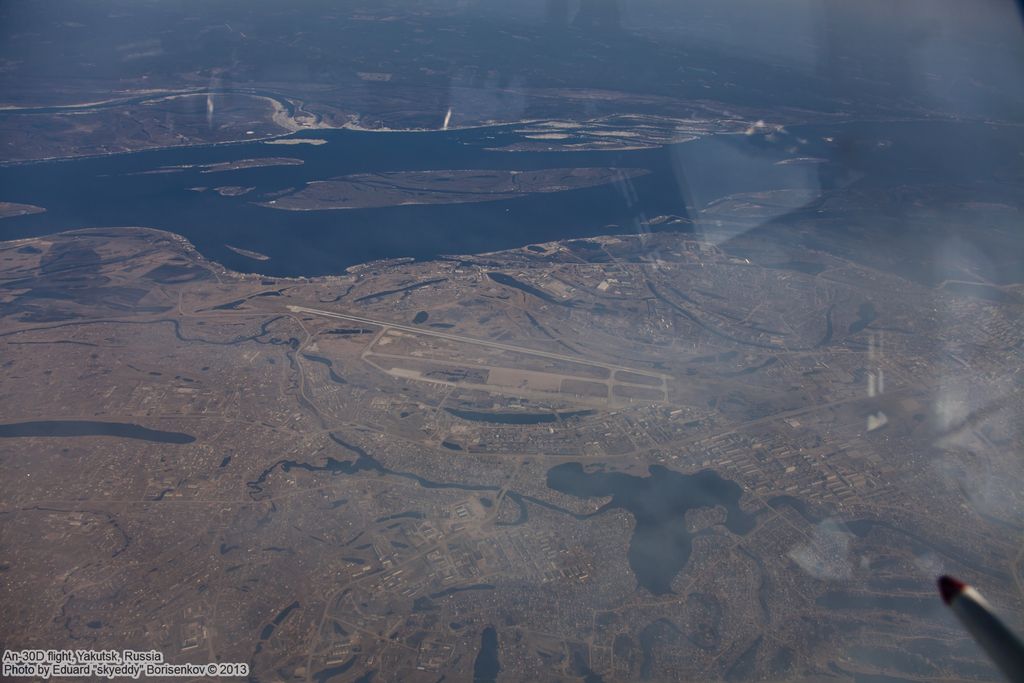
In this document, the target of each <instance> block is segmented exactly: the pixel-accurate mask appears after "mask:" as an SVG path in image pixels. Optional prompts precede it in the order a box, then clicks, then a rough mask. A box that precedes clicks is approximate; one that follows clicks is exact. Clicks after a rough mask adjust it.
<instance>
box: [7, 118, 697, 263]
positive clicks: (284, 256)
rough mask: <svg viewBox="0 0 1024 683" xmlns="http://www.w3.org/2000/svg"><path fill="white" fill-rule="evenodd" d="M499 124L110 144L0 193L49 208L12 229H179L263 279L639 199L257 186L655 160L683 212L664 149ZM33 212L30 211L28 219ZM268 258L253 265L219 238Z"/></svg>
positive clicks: (639, 184) (556, 233)
mask: <svg viewBox="0 0 1024 683" xmlns="http://www.w3.org/2000/svg"><path fill="white" fill-rule="evenodd" d="M509 135H510V133H509V132H508V131H507V129H505V128H496V129H490V130H475V131H461V132H435V133H365V132H356V131H322V132H318V133H317V135H316V136H315V137H321V138H326V139H328V140H329V143H328V144H325V145H321V146H312V145H294V146H286V145H265V144H262V143H239V144H232V145H216V146H207V147H192V148H186V149H174V150H161V151H153V152H138V153H132V154H118V155H111V156H106V157H95V158H88V159H78V160H68V161H55V162H43V163H35V164H26V165H21V166H17V167H10V166H9V167H2V168H0V188H2V197H0V200H2V201H16V202H23V203H29V204H36V205H38V206H42V207H45V208H46V209H47V212H46V213H43V214H37V215H35V216H34V220H24V219H23V217H19V218H11V219H6V220H5V221H4V223H3V228H4V235H5V236H6V237H7V238H16V237H24V236H31V235H41V234H47V233H51V232H55V231H59V230H67V229H73V228H82V227H97V226H145V227H153V228H160V229H164V230H169V231H172V232H176V233H179V234H182V235H184V236H185V237H187V238H188V239H189V240H190V241H192V242H193V243H194V244H195V245H196V247H197V248H198V249H199V250H200V251H201V252H202V253H203V254H204V255H206V256H208V257H210V258H213V259H215V260H217V261H220V262H222V263H224V264H225V265H227V266H228V267H231V268H237V269H240V270H245V271H259V272H262V273H265V274H271V275H319V274H327V273H338V272H341V271H342V270H344V268H345V267H347V266H350V265H354V264H357V263H364V262H367V261H372V260H376V259H381V258H393V257H406V256H408V257H415V258H421V259H422V258H429V257H433V256H436V255H438V254H441V253H448V254H468V253H480V252H485V251H493V250H497V249H502V248H510V247H516V246H522V245H524V244H529V243H531V242H542V241H549V240H555V239H563V238H570V237H579V236H585V235H596V234H606V233H607V232H608V231H607V230H602V228H603V226H606V225H608V224H610V223H615V224H620V225H622V226H623V228H622V230H623V231H627V232H628V231H632V230H635V229H636V228H635V225H634V223H635V221H636V220H637V218H638V212H637V210H636V208H637V207H636V206H630V205H629V204H628V203H627V201H626V199H625V197H624V195H623V194H622V192H620V191H616V190H612V191H609V187H608V186H602V187H596V188H586V189H581V190H575V191H571V192H558V193H550V194H540V195H535V196H531V197H528V198H523V199H514V200H508V201H500V202H484V203H477V204H457V205H433V206H423V205H420V206H400V207H388V208H378V209H360V210H348V209H347V210H340V211H301V212H299V211H281V210H276V209H270V208H265V207H261V206H257V205H256V204H255V203H254V202H256V201H260V200H262V199H264V198H265V195H267V194H272V193H275V192H280V191H284V190H287V189H289V188H293V189H298V188H301V187H302V186H303V185H304V183H306V182H308V181H312V180H323V179H326V178H330V177H336V176H339V175H345V174H349V173H361V172H372V171H398V170H426V169H463V168H494V169H536V168H560V167H570V166H608V167H612V166H614V167H640V168H650V169H651V170H653V171H659V170H660V173H659V172H656V173H652V174H651V175H649V176H646V177H644V178H639V179H636V180H634V181H633V182H634V185H635V186H636V191H637V193H638V194H639V195H640V196H641V197H643V201H644V202H645V205H646V207H647V208H648V209H649V210H650V211H652V212H654V213H652V214H651V215H655V214H656V213H658V212H661V213H676V214H679V213H685V206H684V205H683V203H682V202H681V200H680V199H679V198H678V195H677V193H676V192H675V191H674V188H673V185H672V182H673V181H672V179H671V177H670V174H668V172H669V171H670V168H671V167H670V160H669V157H668V155H667V154H665V152H664V151H648V152H639V153H607V152H606V153H562V154H533V153H530V154H517V153H504V152H488V151H486V149H485V148H486V147H488V146H490V145H492V144H495V143H500V142H502V141H503V140H504V141H505V142H510V141H512V138H509V137H508V136H509ZM262 157H293V158H299V159H302V160H303V161H304V164H303V165H301V166H276V167H264V168H252V169H244V170H238V171H226V172H219V173H202V172H201V169H186V170H184V171H181V172H178V173H160V174H147V175H129V174H133V173H139V172H143V171H149V170H153V169H155V168H159V167H163V166H179V165H185V164H193V165H195V164H210V163H217V162H225V161H234V160H239V159H248V158H262ZM222 185H237V186H245V187H249V186H254V187H256V188H257V189H256V190H255V191H253V192H251V193H249V194H247V195H243V196H239V197H221V196H220V195H218V194H217V193H215V192H212V191H207V192H194V191H191V190H190V189H189V188H191V187H198V186H205V187H211V186H222ZM30 218H31V217H30ZM225 244H230V245H233V246H235V247H241V248H244V249H248V250H252V251H256V252H259V253H261V254H265V255H267V256H270V257H271V258H270V260H268V261H255V260H252V259H249V258H246V257H244V256H241V255H239V254H237V253H234V252H232V251H231V250H229V249H227V248H226V247H225V246H224V245H225Z"/></svg>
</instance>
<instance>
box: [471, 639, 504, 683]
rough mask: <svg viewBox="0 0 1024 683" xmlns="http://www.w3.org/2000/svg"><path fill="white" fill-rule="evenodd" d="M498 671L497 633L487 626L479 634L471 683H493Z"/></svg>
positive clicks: (499, 666) (499, 665)
mask: <svg viewBox="0 0 1024 683" xmlns="http://www.w3.org/2000/svg"><path fill="white" fill-rule="evenodd" d="M500 671H501V664H500V663H499V661H498V632H497V631H495V630H494V627H493V626H488V627H487V628H485V629H484V631H483V633H482V634H480V652H479V653H478V654H477V656H476V660H475V661H474V662H473V683H494V681H495V680H496V679H497V678H498V673H499V672H500Z"/></svg>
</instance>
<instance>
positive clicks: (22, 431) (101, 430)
mask: <svg viewBox="0 0 1024 683" xmlns="http://www.w3.org/2000/svg"><path fill="white" fill-rule="evenodd" d="M26 436H43V437H52V436H114V437H118V438H121V439H139V440H142V441H151V442H153V443H174V444H185V443H192V442H193V441H195V440H196V439H195V437H194V436H192V435H191V434H185V433H183V432H167V431H162V430H159V429H148V428H146V427H141V426H139V425H136V424H129V423H126V422H99V421H95V420H40V421H36V422H15V423H12V424H4V425H0V438H14V437H26Z"/></svg>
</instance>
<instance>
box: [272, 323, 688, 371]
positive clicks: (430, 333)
mask: <svg viewBox="0 0 1024 683" xmlns="http://www.w3.org/2000/svg"><path fill="white" fill-rule="evenodd" d="M288 310H289V311H292V312H295V313H309V314H311V315H322V316H325V317H327V318H338V319H339V320H348V321H349V322H354V323H362V324H363V325H377V326H378V327H386V328H390V329H393V330H401V331H403V332H411V333H413V334H421V335H424V336H427V337H438V338H440V339H447V340H448V341H454V342H460V343H463V344H476V345H477V346H487V347H489V348H492V349H498V350H501V351H509V352H511V353H522V354H527V355H530V356H540V357H542V358H551V359H553V360H560V361H565V362H567V363H579V364H582V365H594V366H597V367H599V368H607V369H609V370H624V371H626V372H635V373H637V374H640V375H646V376H648V377H656V378H658V379H660V380H665V379H669V376H668V375H663V374H660V373H657V372H651V371H650V370H640V369H637V368H631V367H628V366H625V365H614V364H612V363H602V362H601V361H596V360H590V359H588V358H581V357H579V356H567V355H565V354H561V353H552V352H550V351H538V350H537V349H529V348H526V347H524V346H515V345H513V344H503V343H501V342H496V341H489V340H487V339H474V338H473V337H463V336H462V335H461V334H451V333H449V332H438V331H437V330H429V329H424V328H422V327H413V326H412V325H402V324H399V323H393V322H389V321H387V320H374V319H373V318H364V317H363V316H359V315H349V314H348V313H336V312H334V311H324V310H321V309H319V308H306V307H305V306H288Z"/></svg>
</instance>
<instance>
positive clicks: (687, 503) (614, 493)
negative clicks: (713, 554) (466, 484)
mask: <svg viewBox="0 0 1024 683" xmlns="http://www.w3.org/2000/svg"><path fill="white" fill-rule="evenodd" d="M649 472H650V474H649V476H646V477H637V476H634V475H631V474H623V473H621V472H602V471H594V472H587V471H585V470H584V469H583V465H581V464H580V463H577V462H572V463H565V464H564V465H557V466H555V467H552V468H551V469H550V470H548V480H547V483H548V486H549V487H550V488H552V489H555V490H556V491H560V492H562V493H568V494H569V495H572V496H577V497H579V498H606V497H608V496H611V500H610V501H608V503H606V504H605V505H604V506H602V507H601V509H600V510H599V511H598V513H597V514H600V513H601V512H605V511H606V510H612V509H623V510H627V511H628V512H630V513H631V514H632V515H633V519H634V520H635V526H634V528H633V537H632V538H631V539H630V541H629V566H630V568H631V569H632V570H633V573H634V574H635V575H636V579H637V583H638V584H640V585H641V586H643V587H644V588H646V589H647V590H649V591H650V592H651V593H654V594H655V595H662V594H665V593H671V592H672V580H673V579H674V578H675V577H676V575H677V574H678V573H679V572H680V571H681V570H682V568H683V567H685V566H686V563H687V562H688V561H689V559H690V552H691V544H692V540H693V534H691V533H689V532H688V531H687V529H686V522H685V515H686V512H687V511H688V510H691V509H695V508H701V507H713V506H716V505H721V506H722V507H724V508H725V509H726V513H727V516H726V519H725V527H726V528H727V529H728V530H729V531H731V532H733V533H735V534H746V533H747V532H749V531H750V530H751V529H753V528H754V524H755V518H754V516H753V515H750V514H747V513H746V512H744V511H743V510H742V509H741V508H740V505H739V502H740V497H741V495H742V494H743V490H742V489H741V488H740V486H739V484H737V483H735V482H733V481H729V480H728V479H723V478H722V477H720V476H718V474H716V473H715V472H713V471H711V470H703V471H701V472H697V473H696V474H682V473H680V472H674V471H672V470H669V469H666V468H664V467H660V466H658V465H654V466H652V467H651V468H650V469H649Z"/></svg>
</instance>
